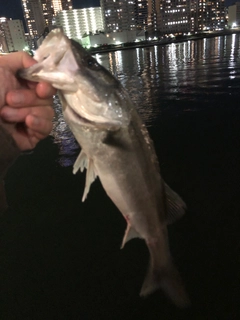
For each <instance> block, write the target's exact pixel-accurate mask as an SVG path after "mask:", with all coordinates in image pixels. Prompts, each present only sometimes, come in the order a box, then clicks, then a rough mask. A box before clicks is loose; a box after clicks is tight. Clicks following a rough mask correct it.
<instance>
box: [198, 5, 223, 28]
mask: <svg viewBox="0 0 240 320" xmlns="http://www.w3.org/2000/svg"><path fill="white" fill-rule="evenodd" d="M225 17H226V10H225V1H224V0H217V1H216V0H215V1H207V0H198V6H197V21H196V31H202V30H219V29H223V28H224V27H225V24H226V21H225V20H226V18H225Z"/></svg>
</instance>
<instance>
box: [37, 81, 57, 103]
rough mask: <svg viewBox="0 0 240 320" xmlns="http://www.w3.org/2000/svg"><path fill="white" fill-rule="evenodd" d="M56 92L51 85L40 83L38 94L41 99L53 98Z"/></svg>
mask: <svg viewBox="0 0 240 320" xmlns="http://www.w3.org/2000/svg"><path fill="white" fill-rule="evenodd" d="M56 91H57V90H56V89H54V88H53V87H52V86H51V85H50V84H49V83H46V82H40V83H38V84H37V87H36V93H37V95H38V96H39V98H42V99H45V98H50V97H52V96H53V95H54V94H56Z"/></svg>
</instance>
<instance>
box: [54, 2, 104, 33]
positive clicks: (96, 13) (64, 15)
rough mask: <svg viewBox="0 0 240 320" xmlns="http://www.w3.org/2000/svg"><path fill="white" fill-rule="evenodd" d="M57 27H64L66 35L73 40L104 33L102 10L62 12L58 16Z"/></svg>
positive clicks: (89, 9) (96, 8) (90, 9)
mask: <svg viewBox="0 0 240 320" xmlns="http://www.w3.org/2000/svg"><path fill="white" fill-rule="evenodd" d="M55 26H56V27H62V28H63V31H64V33H65V34H66V35H67V36H68V37H69V38H72V39H81V38H82V37H83V36H85V35H88V34H90V33H91V34H94V33H99V31H104V24H103V16H102V10H101V8H100V7H94V8H86V9H74V10H63V11H60V12H58V13H57V15H56V20H55Z"/></svg>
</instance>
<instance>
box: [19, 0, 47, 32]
mask: <svg viewBox="0 0 240 320" xmlns="http://www.w3.org/2000/svg"><path fill="white" fill-rule="evenodd" d="M22 7H23V14H24V18H25V21H26V25H27V28H28V32H29V35H30V36H32V37H36V36H38V35H40V34H42V33H43V32H44V29H45V27H46V23H45V19H44V16H43V10H42V3H41V0H22Z"/></svg>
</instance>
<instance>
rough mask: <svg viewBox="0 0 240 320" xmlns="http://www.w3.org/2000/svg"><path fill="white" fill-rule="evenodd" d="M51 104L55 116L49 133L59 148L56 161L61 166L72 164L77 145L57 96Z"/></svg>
mask: <svg viewBox="0 0 240 320" xmlns="http://www.w3.org/2000/svg"><path fill="white" fill-rule="evenodd" d="M53 104H54V111H55V117H54V120H53V130H52V132H51V135H52V136H53V138H54V143H55V144H57V146H58V148H59V157H58V159H57V161H58V163H59V164H60V165H61V166H62V167H68V166H72V165H73V164H74V162H75V160H76V158H77V156H78V153H79V145H78V143H77V141H76V140H75V138H74V136H73V134H72V132H71V131H70V129H69V127H68V125H67V124H66V122H65V120H64V118H63V114H62V106H61V103H60V100H59V98H58V96H55V97H54V100H53Z"/></svg>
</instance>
